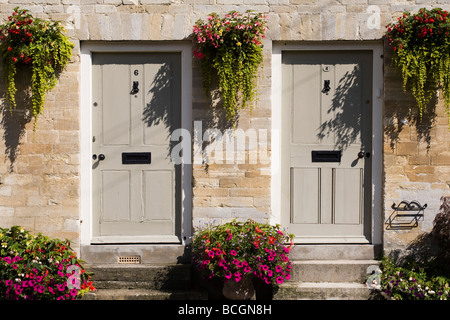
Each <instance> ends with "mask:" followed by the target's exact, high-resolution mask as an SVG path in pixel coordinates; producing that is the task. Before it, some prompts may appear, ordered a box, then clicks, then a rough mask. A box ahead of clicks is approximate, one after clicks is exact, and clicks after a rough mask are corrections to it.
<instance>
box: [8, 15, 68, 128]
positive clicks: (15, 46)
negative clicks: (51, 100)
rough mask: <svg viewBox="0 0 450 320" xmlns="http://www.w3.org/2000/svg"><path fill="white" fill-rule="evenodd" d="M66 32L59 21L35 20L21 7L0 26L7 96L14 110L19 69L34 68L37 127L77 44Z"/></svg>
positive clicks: (33, 91)
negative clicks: (40, 115)
mask: <svg viewBox="0 0 450 320" xmlns="http://www.w3.org/2000/svg"><path fill="white" fill-rule="evenodd" d="M64 33H65V30H64V27H63V26H62V25H61V24H60V22H59V21H56V22H50V21H46V20H41V19H35V18H34V17H33V16H32V15H31V14H30V13H29V11H28V10H25V9H19V7H16V8H15V9H14V12H13V13H12V15H11V16H9V17H8V21H7V22H6V23H5V24H3V25H1V26H0V40H1V41H0V53H1V55H2V58H3V70H4V72H5V83H6V97H7V99H8V101H9V103H10V105H11V107H15V106H16V99H15V95H16V92H17V88H16V84H15V80H16V76H17V73H18V70H20V69H21V68H23V67H29V68H31V73H32V75H31V102H32V115H33V117H34V118H35V126H36V121H37V117H38V116H39V114H40V113H41V112H42V110H43V107H44V103H45V94H46V93H47V92H48V91H49V90H51V89H53V88H54V87H55V85H56V82H57V73H58V72H59V71H61V70H62V69H64V67H65V66H66V65H67V63H68V62H69V60H70V58H71V56H72V48H73V47H74V45H73V43H72V42H70V40H69V38H68V37H67V36H66V35H65V34H64Z"/></svg>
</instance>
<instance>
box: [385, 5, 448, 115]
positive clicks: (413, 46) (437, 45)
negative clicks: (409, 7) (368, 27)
mask: <svg viewBox="0 0 450 320" xmlns="http://www.w3.org/2000/svg"><path fill="white" fill-rule="evenodd" d="M448 15H449V13H448V12H447V11H445V10H442V9H440V8H434V9H431V10H427V9H425V8H423V9H420V10H419V12H418V13H415V14H411V13H409V12H405V13H403V15H402V16H401V17H399V18H398V21H397V22H396V23H390V24H388V25H387V26H386V27H387V31H386V34H385V36H386V38H387V39H388V44H389V45H390V46H391V47H392V48H393V62H394V64H395V65H397V66H398V67H399V68H400V70H401V73H402V77H403V87H404V89H405V90H406V89H409V90H411V92H412V95H413V96H414V98H415V100H416V102H417V106H418V109H419V116H420V117H421V116H422V114H423V111H424V110H425V109H426V107H427V104H428V103H429V101H430V99H431V98H432V95H433V94H434V93H435V92H436V89H438V88H440V89H441V90H442V93H443V97H444V101H445V107H446V110H447V112H448V115H449V121H450V109H449V106H450V38H449V33H450V20H449V18H450V17H448Z"/></svg>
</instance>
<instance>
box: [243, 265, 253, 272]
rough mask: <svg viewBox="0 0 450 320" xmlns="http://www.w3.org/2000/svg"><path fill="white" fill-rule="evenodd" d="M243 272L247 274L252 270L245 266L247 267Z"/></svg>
mask: <svg viewBox="0 0 450 320" xmlns="http://www.w3.org/2000/svg"><path fill="white" fill-rule="evenodd" d="M244 271H245V272H247V273H248V272H250V271H252V268H250V267H249V266H247V267H245V268H244Z"/></svg>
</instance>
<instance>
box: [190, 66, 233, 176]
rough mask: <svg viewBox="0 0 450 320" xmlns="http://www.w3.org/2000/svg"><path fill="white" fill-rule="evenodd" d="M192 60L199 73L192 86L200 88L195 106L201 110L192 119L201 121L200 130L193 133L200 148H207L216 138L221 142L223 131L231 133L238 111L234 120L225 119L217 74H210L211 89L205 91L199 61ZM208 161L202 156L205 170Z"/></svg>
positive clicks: (207, 167)
mask: <svg viewBox="0 0 450 320" xmlns="http://www.w3.org/2000/svg"><path fill="white" fill-rule="evenodd" d="M193 62H194V69H195V70H198V71H197V72H198V75H199V77H198V81H197V83H195V84H194V88H195V87H196V88H199V89H200V90H199V92H198V93H197V96H198V98H199V102H197V103H196V107H195V108H196V109H199V111H200V110H201V112H200V114H198V115H195V116H194V119H193V121H201V122H202V132H195V133H193V134H194V135H197V136H199V137H200V140H201V141H202V145H201V146H199V147H200V150H208V146H213V145H214V143H215V142H216V139H218V141H217V143H219V144H222V143H223V141H222V140H220V139H225V136H222V134H224V133H225V132H227V133H228V134H230V135H231V134H233V132H234V130H233V129H234V128H237V127H238V125H239V112H238V113H237V114H236V118H235V119H234V121H233V120H227V117H226V109H225V108H224V106H223V100H222V96H221V94H220V89H219V82H218V76H217V75H216V74H215V73H214V72H213V73H212V74H211V90H210V91H207V92H206V91H205V90H204V88H203V86H202V81H201V76H200V75H201V71H200V70H201V62H200V61H199V59H195V61H193ZM195 81H196V80H195V79H194V82H195ZM216 133H220V134H216ZM229 138H231V137H229ZM211 156H213V155H211ZM208 163H209V160H208V159H206V158H204V159H203V167H204V169H205V171H206V172H208V169H209V165H208Z"/></svg>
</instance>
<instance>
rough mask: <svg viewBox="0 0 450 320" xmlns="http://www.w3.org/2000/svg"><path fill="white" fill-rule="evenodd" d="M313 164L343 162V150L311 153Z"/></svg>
mask: <svg viewBox="0 0 450 320" xmlns="http://www.w3.org/2000/svg"><path fill="white" fill-rule="evenodd" d="M311 157H312V162H341V150H338V151H334V150H333V151H329V150H318V151H311Z"/></svg>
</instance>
